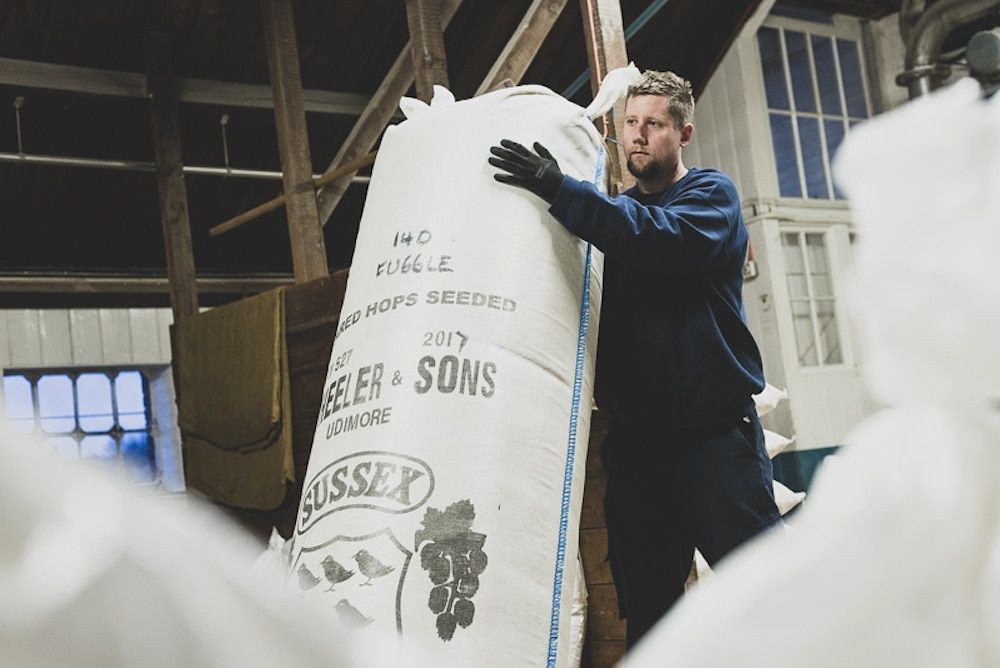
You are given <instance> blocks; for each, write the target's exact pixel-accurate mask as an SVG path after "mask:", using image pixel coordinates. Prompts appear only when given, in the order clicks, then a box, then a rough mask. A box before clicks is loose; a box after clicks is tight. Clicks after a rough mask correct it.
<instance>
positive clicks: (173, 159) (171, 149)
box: [146, 33, 198, 319]
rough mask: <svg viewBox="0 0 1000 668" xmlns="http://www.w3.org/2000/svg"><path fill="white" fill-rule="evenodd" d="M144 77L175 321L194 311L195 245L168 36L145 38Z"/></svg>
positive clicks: (196, 306)
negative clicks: (192, 237) (185, 180)
mask: <svg viewBox="0 0 1000 668" xmlns="http://www.w3.org/2000/svg"><path fill="white" fill-rule="evenodd" d="M146 81H147V83H148V86H149V90H148V94H149V113H150V118H151V121H152V126H153V152H154V154H155V156H156V185H157V189H158V191H159V195H160V219H161V222H162V224H163V246H164V251H165V253H166V260H167V276H168V278H169V280H170V305H171V307H172V308H173V311H174V319H179V318H182V317H184V316H189V315H194V314H195V313H197V312H198V288H197V286H196V284H195V269H194V247H193V245H192V243H191V222H190V220H189V218H188V204H187V187H186V186H185V185H184V173H183V171H182V170H183V168H184V159H183V157H182V156H181V132H180V127H179V124H178V122H177V93H176V88H175V83H174V79H173V67H172V65H171V48H170V38H169V36H167V35H165V34H163V33H150V34H148V35H147V36H146Z"/></svg>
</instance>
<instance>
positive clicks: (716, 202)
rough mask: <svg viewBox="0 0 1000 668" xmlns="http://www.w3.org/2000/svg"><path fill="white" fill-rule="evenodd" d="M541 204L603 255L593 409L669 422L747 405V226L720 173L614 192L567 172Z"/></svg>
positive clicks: (741, 410) (701, 419)
mask: <svg viewBox="0 0 1000 668" xmlns="http://www.w3.org/2000/svg"><path fill="white" fill-rule="evenodd" d="M549 211H550V212H551V213H552V215H553V216H555V217H556V219H557V220H559V222H561V223H562V224H563V226H564V227H566V229H568V230H569V231H570V232H572V233H573V234H575V235H577V236H579V237H580V238H582V239H585V240H587V241H589V242H591V243H593V244H594V246H596V247H597V248H599V249H600V250H601V251H603V252H604V256H605V265H604V292H603V300H602V305H601V327H600V337H599V340H598V349H597V378H596V390H595V393H596V398H597V404H598V406H600V407H601V408H602V409H604V410H606V411H608V412H609V413H611V414H612V415H613V416H614V417H617V418H619V419H622V420H625V421H628V422H634V423H640V424H650V423H655V424H667V425H670V426H673V427H677V428H685V427H694V426H701V425H709V424H716V423H721V422H728V421H731V420H734V419H736V418H739V417H741V416H743V415H746V414H747V413H748V412H749V411H752V410H753V399H752V398H751V395H752V394H755V393H757V392H760V391H761V390H762V389H764V372H763V368H762V365H761V359H760V352H759V351H758V349H757V344H756V343H755V342H754V340H753V336H752V335H751V334H750V331H749V330H748V329H747V326H746V322H745V319H744V311H743V296H742V289H743V263H744V260H745V259H746V252H747V239H748V235H747V230H746V226H745V225H744V223H743V215H742V213H741V212H740V201H739V196H738V194H737V192H736V187H735V185H734V184H733V182H732V180H730V178H729V177H728V176H726V175H725V174H723V173H722V172H720V171H718V170H714V169H697V168H692V169H690V170H689V171H688V173H687V174H686V175H685V176H684V178H682V179H681V180H680V181H678V182H677V183H676V184H674V185H673V186H672V187H671V188H669V189H668V190H666V191H665V192H663V193H658V194H656V195H652V196H650V195H643V194H641V193H639V192H638V190H637V189H636V188H632V189H630V190H627V191H625V193H623V194H622V195H620V196H618V197H609V196H607V195H605V194H603V193H601V192H600V191H598V190H597V189H596V188H595V187H594V186H593V185H592V184H590V183H587V182H585V181H578V180H576V179H574V178H571V177H568V176H567V177H563V182H562V185H561V187H560V189H559V193H558V195H557V196H556V199H555V201H554V202H553V203H552V206H551V207H550V209H549Z"/></svg>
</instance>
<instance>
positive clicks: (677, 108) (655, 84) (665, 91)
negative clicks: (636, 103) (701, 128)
mask: <svg viewBox="0 0 1000 668" xmlns="http://www.w3.org/2000/svg"><path fill="white" fill-rule="evenodd" d="M637 95H662V96H664V97H666V98H668V102H667V111H668V112H669V113H670V116H671V117H672V118H673V119H674V124H675V125H676V126H677V129H678V130H679V129H681V128H683V127H684V126H685V125H687V124H688V123H690V122H691V121H692V120H693V119H694V92H693V91H692V88H691V82H690V81H688V80H687V79H685V78H683V77H679V76H677V75H676V74H674V73H673V72H657V71H656V70H646V71H645V72H643V73H642V76H641V77H639V79H638V80H637V81H636V82H635V83H634V84H632V85H631V86H629V88H628V97H630V98H632V97H636V96H637Z"/></svg>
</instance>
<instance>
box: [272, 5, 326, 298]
mask: <svg viewBox="0 0 1000 668" xmlns="http://www.w3.org/2000/svg"><path fill="white" fill-rule="evenodd" d="M260 8H261V15H262V18H263V21H264V39H265V42H266V45H267V65H268V70H269V72H270V75H271V91H272V92H273V94H274V120H275V125H276V126H277V130H278V149H279V150H280V153H281V171H282V173H283V175H284V176H283V179H282V180H283V182H284V185H285V195H286V197H287V204H286V207H285V211H286V214H287V216H288V235H289V237H290V238H291V245H292V271H293V273H294V274H295V282H296V283H304V282H306V281H310V280H313V279H316V278H321V277H323V276H326V275H327V274H328V273H329V271H328V268H327V260H326V246H325V245H324V243H323V229H322V227H320V224H319V214H318V213H317V209H316V193H315V190H314V189H313V181H312V161H311V160H310V158H309V138H308V133H307V131H306V112H305V107H304V105H303V101H302V80H301V77H300V75H299V54H298V48H297V47H296V42H295V24H294V21H293V19H292V5H291V0H260Z"/></svg>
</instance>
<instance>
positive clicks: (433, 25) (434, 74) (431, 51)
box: [406, 0, 448, 103]
mask: <svg viewBox="0 0 1000 668" xmlns="http://www.w3.org/2000/svg"><path fill="white" fill-rule="evenodd" d="M406 22H407V24H408V25H409V28H410V52H411V54H412V56H411V58H412V59H413V70H414V75H413V78H414V81H416V84H417V97H418V98H420V99H421V100H423V101H424V102H428V103H429V102H430V101H431V97H432V96H433V95H434V85H435V84H437V85H439V86H444V87H445V88H447V87H448V58H447V56H446V54H445V52H444V28H443V27H442V26H441V0H406Z"/></svg>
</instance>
